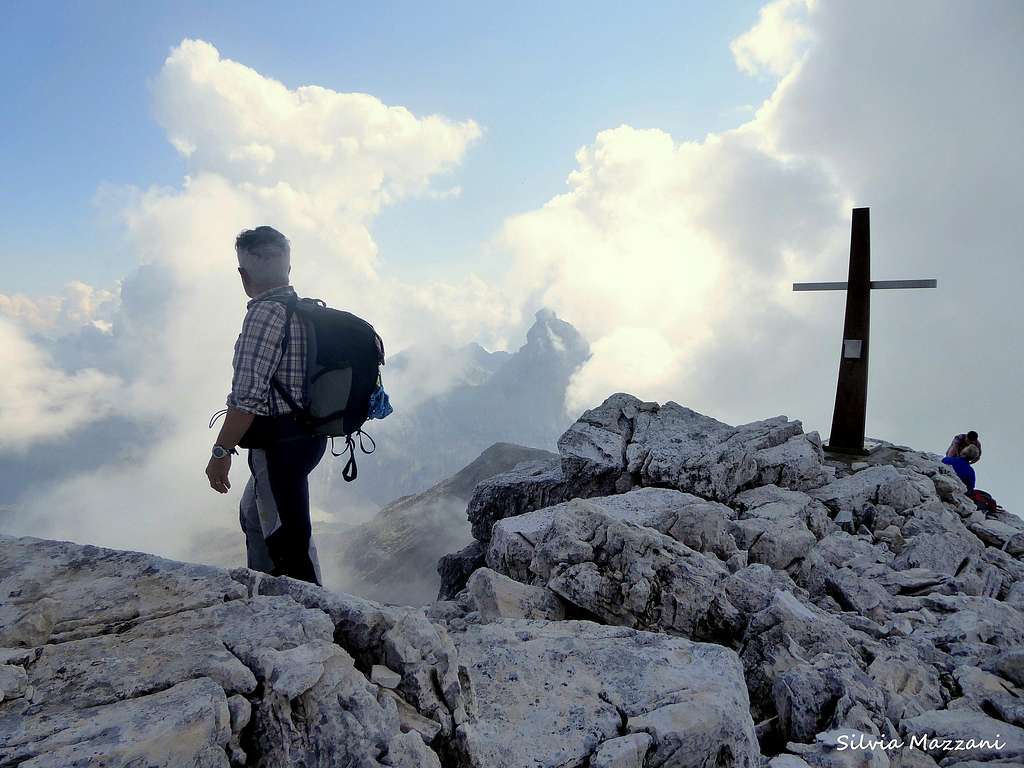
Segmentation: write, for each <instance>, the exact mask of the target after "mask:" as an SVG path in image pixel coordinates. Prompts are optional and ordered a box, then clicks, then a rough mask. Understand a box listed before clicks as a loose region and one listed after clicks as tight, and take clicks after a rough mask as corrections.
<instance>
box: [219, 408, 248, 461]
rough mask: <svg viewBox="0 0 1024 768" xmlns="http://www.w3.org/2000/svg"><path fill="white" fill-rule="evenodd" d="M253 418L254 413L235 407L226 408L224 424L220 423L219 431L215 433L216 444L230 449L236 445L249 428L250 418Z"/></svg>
mask: <svg viewBox="0 0 1024 768" xmlns="http://www.w3.org/2000/svg"><path fill="white" fill-rule="evenodd" d="M255 418H256V414H255V413H248V412H246V411H240V410H238V409H237V408H228V412H227V415H226V416H225V417H224V424H222V425H221V428H220V432H219V433H218V435H217V445H219V446H221V447H222V448H227V449H228V450H229V451H230V450H231V449H232V448H234V447H235V446H236V445H238V441H239V440H241V439H242V435H244V434H245V432H246V430H247V429H249V426H250V425H251V424H252V420H253V419H255Z"/></svg>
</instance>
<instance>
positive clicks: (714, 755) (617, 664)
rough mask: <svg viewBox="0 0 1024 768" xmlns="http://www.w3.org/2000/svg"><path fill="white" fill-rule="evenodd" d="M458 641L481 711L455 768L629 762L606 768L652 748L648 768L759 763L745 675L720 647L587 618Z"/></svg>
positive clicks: (479, 629)
mask: <svg viewBox="0 0 1024 768" xmlns="http://www.w3.org/2000/svg"><path fill="white" fill-rule="evenodd" d="M452 638H453V640H454V642H455V644H456V646H457V648H458V650H459V655H460V658H462V659H463V660H464V662H465V664H466V672H467V677H468V680H469V684H470V686H471V688H472V690H473V691H474V695H475V700H476V707H477V708H476V717H475V718H474V719H472V720H470V721H468V722H466V723H464V724H463V725H462V726H460V727H459V730H458V733H457V739H458V741H457V745H458V752H459V759H460V760H461V762H460V763H459V764H460V765H465V766H467V767H470V768H506V766H507V768H521V766H526V765H551V766H554V765H565V766H568V765H585V764H586V761H587V760H588V759H589V758H590V757H591V756H594V759H600V760H605V761H606V764H610V765H618V764H624V765H629V764H630V763H628V762H625V763H609V762H607V761H610V760H611V759H612V758H613V757H615V759H623V760H625V759H626V757H624V756H623V755H622V753H626V754H627V755H628V754H629V753H630V751H631V750H632V751H633V753H634V754H636V753H638V752H641V750H642V747H643V745H644V744H645V743H646V744H648V747H647V749H646V755H647V756H646V760H647V762H646V763H641V764H646V765H673V766H694V767H695V768H696V766H706V765H719V766H722V767H723V768H729V767H731V766H749V767H751V768H752V767H753V766H757V765H759V764H760V757H759V749H758V745H757V740H756V737H755V735H754V728H753V722H752V721H751V719H750V713H749V708H748V702H747V698H746V690H745V688H744V685H743V672H742V667H741V665H740V663H739V659H738V658H737V657H736V655H735V654H734V653H733V652H732V651H729V650H728V649H725V648H722V647H721V646H716V645H707V644H700V643H692V642H689V641H687V640H684V639H682V638H677V637H669V636H667V635H663V634H652V633H647V632H638V631H635V630H632V629H627V628H624V627H608V626H601V625H598V624H593V623H590V622H580V621H566V622H556V623H548V622H535V621H521V620H500V621H496V622H493V623H490V624H483V625H471V626H467V627H466V628H465V630H464V631H461V632H453V634H452ZM527 734H528V736H527ZM634 734H635V735H639V737H638V738H634V739H630V741H629V742H626V743H623V742H622V741H620V739H621V738H622V737H623V735H626V736H630V735H634ZM640 734H646V735H647V736H648V737H649V740H648V739H645V738H643V736H642V735H640ZM613 742H617V743H614V744H613ZM590 764H591V765H594V763H593V762H591V763H590ZM597 764H599V765H600V764H602V763H597Z"/></svg>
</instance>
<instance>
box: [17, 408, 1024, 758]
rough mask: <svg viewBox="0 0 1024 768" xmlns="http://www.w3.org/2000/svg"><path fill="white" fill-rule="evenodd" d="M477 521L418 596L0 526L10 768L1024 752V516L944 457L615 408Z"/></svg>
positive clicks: (482, 486)
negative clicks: (979, 501)
mask: <svg viewBox="0 0 1024 768" xmlns="http://www.w3.org/2000/svg"><path fill="white" fill-rule="evenodd" d="M466 514H467V517H468V518H469V521H470V523H471V525H472V530H473V535H474V539H475V541H474V543H473V544H472V545H470V546H469V547H467V548H465V549H464V550H462V551H461V552H458V553H456V554H454V555H452V556H449V557H447V558H445V560H444V561H443V563H442V567H441V569H440V572H441V575H442V587H441V594H440V598H441V599H439V600H437V601H436V602H434V603H433V604H431V605H428V606H424V607H412V606H393V605H383V604H381V603H378V602H374V601H372V600H367V599H364V598H361V597H357V596H353V595H347V594H339V593H332V592H328V591H326V590H323V589H321V588H319V587H316V586H314V585H310V584H306V583H302V582H297V581H294V580H292V579H287V578H272V577H270V576H267V575H265V574H261V573H257V572H254V571H249V570H247V569H244V568H242V569H235V570H231V571H227V570H223V569H219V568H212V567H207V566H200V565H191V564H188V563H178V562H173V561H170V560H165V559H162V558H159V557H156V556H153V555H147V554H141V553H135V552H119V551H114V550H108V549H102V548H99V547H93V546H83V545H79V544H72V543H68V542H56V541H44V540H39V539H30V538H20V539H18V538H10V537H2V536H0V768H15V767H18V768H22V767H25V768H41V767H42V766H47V767H49V768H57V767H58V766H60V767H61V768H67V767H71V766H95V767H96V768H99V767H100V766H103V768H141V766H147V767H149V766H167V767H168V768H171V767H177V766H186V767H188V766H191V767H192V768H213V767H216V768H240V767H241V766H259V767H261V768H264V767H265V768H271V767H273V768H277V767H279V766H301V767H302V768H312V767H313V766H324V767H325V768H326V766H352V767H354V768H379V767H382V766H391V767H394V768H441V767H444V768H527V767H531V768H542V767H543V768H662V767H664V768H690V767H692V768H732V767H734V766H735V767H739V768H755V767H756V768H762V767H763V766H768V767H770V768H805V767H806V766H814V767H821V768H825V767H826V766H828V767H830V768H831V767H836V766H850V767H851V768H852V767H854V766H870V767H872V768H935V766H941V767H942V768H981V767H982V766H993V767H994V766H998V765H1002V766H1009V765H1024V704H1022V702H1024V650H1022V649H1024V612H1022V610H1024V560H1022V557H1024V546H1022V544H1021V542H1022V541H1024V522H1022V521H1021V519H1020V518H1017V517H1016V516H1014V515H1012V514H1010V513H1008V512H1005V511H997V512H992V513H988V514H986V513H985V512H983V511H981V510H980V509H978V508H976V506H975V504H974V503H973V502H972V501H971V500H970V499H969V498H968V497H967V496H966V494H965V489H964V487H963V485H961V484H960V481H959V480H958V479H957V478H956V477H955V475H953V474H952V473H951V472H950V470H949V469H948V468H947V467H945V466H944V465H942V464H941V463H940V461H939V457H938V456H934V455H931V454H926V453H920V452H917V451H913V450H911V449H909V448H902V447H898V446H893V445H888V444H879V445H878V446H877V447H876V448H875V449H874V450H873V451H872V452H871V454H870V455H869V456H867V457H858V458H857V459H856V461H853V460H844V459H842V457H831V456H829V455H827V454H825V453H824V452H823V451H822V446H821V441H820V440H819V439H818V436H817V435H816V434H813V433H811V434H805V433H804V432H803V429H802V427H801V425H800V422H798V421H793V420H790V419H788V418H786V417H782V416H780V417H776V418H772V419H767V420H764V421H759V422H754V423H751V424H746V425H741V426H738V427H733V426H730V425H728V424H725V423H723V422H720V421H718V420H716V419H712V418H709V417H706V416H703V415H701V414H698V413H696V412H694V411H691V410H689V409H687V408H684V407H682V406H679V405H677V404H675V403H666V404H664V405H658V404H657V403H645V402H641V401H639V400H637V399H636V398H633V397H631V396H629V395H625V394H618V395H613V396H612V397H610V398H609V399H608V400H606V401H605V402H604V403H603V404H601V405H600V406H599V407H598V408H595V409H592V410H590V411H587V412H586V413H585V414H584V415H583V416H582V417H581V418H580V420H579V421H578V422H577V423H576V424H574V425H573V426H572V427H571V428H570V429H569V430H568V431H567V432H566V433H565V434H564V435H563V436H562V438H561V440H560V441H559V455H558V456H557V457H555V458H553V459H541V460H531V461H528V462H524V463H521V464H519V465H517V466H516V467H515V468H514V469H513V470H511V471H509V472H506V473H504V474H500V475H497V476H493V477H489V478H487V479H486V480H483V481H482V482H480V483H478V484H477V485H476V486H475V489H474V490H473V493H472V497H471V499H470V501H469V503H468V507H467V512H466ZM434 544H436V542H435V543H434ZM920 735H924V736H927V737H930V739H931V740H930V741H929V740H925V741H924V742H921V743H920V744H917V745H916V746H913V747H912V746H909V745H906V746H902V747H893V746H889V747H885V748H883V747H868V748H864V749H849V748H844V744H849V743H850V740H852V739H862V740H864V741H867V742H872V743H878V742H886V743H889V742H896V741H899V740H901V739H902V740H906V741H907V742H908V743H909V740H910V739H911V738H913V737H914V736H920ZM957 739H961V740H964V741H965V742H966V741H969V740H970V739H974V740H981V741H980V742H979V743H971V744H970V745H967V746H965V747H964V748H963V749H950V748H949V747H947V746H945V744H946V743H947V742H948V741H953V742H955V741H956V740H957ZM995 739H999V744H1000V745H1001V746H993V745H992V743H991V742H992V741H993V740H995Z"/></svg>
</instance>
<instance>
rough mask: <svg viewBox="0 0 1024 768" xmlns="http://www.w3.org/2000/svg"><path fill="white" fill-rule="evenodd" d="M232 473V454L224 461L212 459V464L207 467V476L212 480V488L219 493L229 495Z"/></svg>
mask: <svg viewBox="0 0 1024 768" xmlns="http://www.w3.org/2000/svg"><path fill="white" fill-rule="evenodd" d="M230 471H231V454H230V453H229V454H228V455H227V456H225V457H224V458H223V459H215V458H213V457H212V456H211V457H210V463H209V464H207V465H206V476H207V477H208V478H209V480H210V487H211V488H213V490H215V491H217V493H227V492H228V489H229V488H231V481H230V480H228V472H230Z"/></svg>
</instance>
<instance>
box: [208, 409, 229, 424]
mask: <svg viewBox="0 0 1024 768" xmlns="http://www.w3.org/2000/svg"><path fill="white" fill-rule="evenodd" d="M227 412H228V409H227V408H225V409H223V410H221V411H217V412H216V413H215V414H213V416H211V417H210V426H209V428H210V429H213V425H214V424H216V423H217V419H219V418H220V417H221V416H223V415H225V414H226V413H227Z"/></svg>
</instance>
